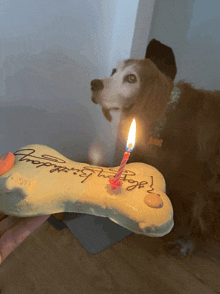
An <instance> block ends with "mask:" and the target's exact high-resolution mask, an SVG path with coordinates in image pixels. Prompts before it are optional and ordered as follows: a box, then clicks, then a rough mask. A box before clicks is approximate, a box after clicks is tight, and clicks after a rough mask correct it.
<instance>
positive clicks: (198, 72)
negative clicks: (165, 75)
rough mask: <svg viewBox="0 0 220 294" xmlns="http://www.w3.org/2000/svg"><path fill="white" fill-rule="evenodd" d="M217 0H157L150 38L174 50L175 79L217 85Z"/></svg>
mask: <svg viewBox="0 0 220 294" xmlns="http://www.w3.org/2000/svg"><path fill="white" fill-rule="evenodd" d="M219 12H220V1H219V0H210V1H206V0H186V1H173V0H167V1H163V0H158V1H156V2H155V7H154V14H153V19H152V26H151V32H150V35H149V39H152V38H156V39H158V40H159V41H161V42H163V43H164V44H166V45H168V46H171V47H172V49H173V50H174V53H175V57H176V62H177V71H178V73H177V76H176V80H175V81H176V82H178V81H179V80H182V79H184V80H186V81H187V82H190V83H192V84H194V85H195V86H196V87H198V88H200V87H201V88H204V89H212V90H214V89H216V90H219V89H220V83H219V78H220V71H219V68H220V33H219V27H220V18H219Z"/></svg>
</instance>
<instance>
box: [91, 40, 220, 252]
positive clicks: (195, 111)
mask: <svg viewBox="0 0 220 294" xmlns="http://www.w3.org/2000/svg"><path fill="white" fill-rule="evenodd" d="M176 73H177V68H176V62H175V57H174V53H173V50H172V49H171V48H170V47H168V46H166V45H164V44H162V43H161V42H159V41H157V40H155V39H153V40H151V42H150V43H149V45H148V47H147V51H146V56H145V59H142V60H137V59H128V60H125V61H124V62H119V63H118V65H117V67H116V68H114V69H113V71H112V74H111V76H110V77H105V78H102V79H95V80H92V81H91V92H92V97H91V99H92V101H93V102H94V103H95V104H99V105H100V106H101V107H102V111H103V114H104V116H105V118H106V119H107V120H108V121H111V119H112V117H111V111H112V110H118V111H121V121H120V124H119V131H118V141H117V149H116V153H118V154H120V152H119V151H120V150H123V149H124V148H125V146H126V139H127V135H128V130H129V127H130V124H131V121H132V119H133V118H135V119H136V122H137V134H136V145H135V148H134V150H133V151H132V153H131V155H130V158H129V162H144V163H147V164H150V165H153V166H154V167H156V168H157V169H158V170H159V171H160V172H161V173H162V174H163V176H164V177H165V180H166V192H167V195H168V196H169V198H170V200H171V202H172V204H173V208H174V224H175V225H174V229H173V234H174V235H175V240H176V242H170V244H174V243H175V246H174V247H176V245H177V246H179V244H181V246H180V248H178V250H180V251H181V253H182V254H183V255H187V254H190V253H192V252H193V251H194V248H195V247H196V246H197V244H200V243H201V241H206V240H210V239H218V236H219V232H220V229H219V221H220V91H208V90H204V89H196V88H195V87H193V86H192V85H191V84H190V83H186V82H185V81H180V82H178V83H177V84H176V85H174V79H175V76H176ZM116 159H117V157H116ZM120 159H121V158H120ZM116 163H117V164H120V161H119V158H118V159H117V160H116ZM163 238H164V237H163ZM189 240H190V242H189ZM187 244H188V245H187Z"/></svg>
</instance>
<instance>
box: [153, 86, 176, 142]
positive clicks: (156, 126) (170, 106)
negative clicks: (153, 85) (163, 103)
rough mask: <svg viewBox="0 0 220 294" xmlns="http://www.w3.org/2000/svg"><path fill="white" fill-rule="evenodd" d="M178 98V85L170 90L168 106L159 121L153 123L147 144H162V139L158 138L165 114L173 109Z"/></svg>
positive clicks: (164, 120)
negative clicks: (151, 133) (152, 129)
mask: <svg viewBox="0 0 220 294" xmlns="http://www.w3.org/2000/svg"><path fill="white" fill-rule="evenodd" d="M179 98H180V89H179V88H178V87H176V86H175V87H174V88H173V91H172V92H171V96H170V101H169V102H168V107H167V110H166V113H165V116H164V117H163V118H161V119H160V120H159V121H157V122H156V124H154V126H153V128H154V132H153V135H152V137H150V139H149V142H148V144H153V145H157V146H162V140H161V139H160V133H161V131H162V129H163V127H164V125H165V122H166V115H167V114H168V113H169V112H170V111H171V110H173V109H174V108H175V107H176V105H177V103H178V101H179Z"/></svg>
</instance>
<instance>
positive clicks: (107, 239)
mask: <svg viewBox="0 0 220 294" xmlns="http://www.w3.org/2000/svg"><path fill="white" fill-rule="evenodd" d="M63 222H64V223H65V224H66V225H67V227H68V228H69V229H70V231H71V232H72V233H73V235H74V236H75V237H76V238H77V239H78V241H79V242H80V243H81V245H82V246H83V247H84V248H85V249H86V250H87V251H88V252H89V253H92V254H97V253H99V252H101V251H103V250H104V249H107V248H109V247H110V246H111V245H113V244H115V243H117V242H118V241H120V240H122V239H124V238H125V237H126V236H129V235H131V234H132V232H131V231H129V230H127V229H125V228H123V227H121V226H119V225H117V224H116V223H114V222H112V221H111V220H110V219H109V218H107V217H99V216H93V215H88V214H83V215H81V216H79V217H77V218H75V219H72V220H63Z"/></svg>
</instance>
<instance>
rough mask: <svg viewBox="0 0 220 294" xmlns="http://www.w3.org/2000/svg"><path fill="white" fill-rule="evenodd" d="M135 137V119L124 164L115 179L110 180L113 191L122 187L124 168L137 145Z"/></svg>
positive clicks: (129, 135)
mask: <svg viewBox="0 0 220 294" xmlns="http://www.w3.org/2000/svg"><path fill="white" fill-rule="evenodd" d="M135 136H136V122H135V119H133V121H132V123H131V126H130V130H129V134H128V140H127V146H126V152H125V153H124V156H123V158H122V162H121V164H120V166H119V169H118V172H117V174H116V176H115V177H114V178H111V179H109V182H110V184H111V186H112V189H113V190H115V189H116V188H117V187H121V186H122V181H120V177H121V174H122V172H123V170H124V167H125V165H126V163H127V161H128V159H129V156H130V152H131V151H132V150H133V149H134V145H135Z"/></svg>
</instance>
